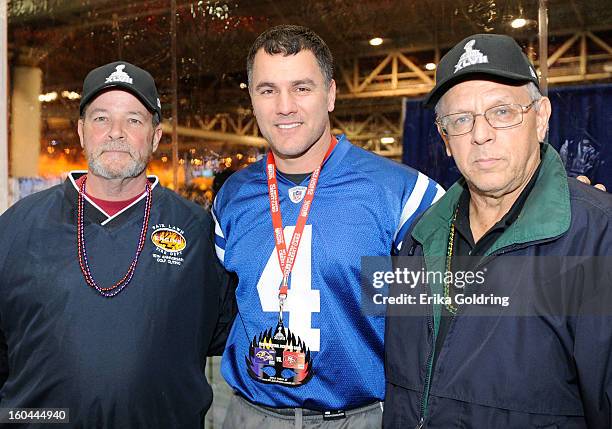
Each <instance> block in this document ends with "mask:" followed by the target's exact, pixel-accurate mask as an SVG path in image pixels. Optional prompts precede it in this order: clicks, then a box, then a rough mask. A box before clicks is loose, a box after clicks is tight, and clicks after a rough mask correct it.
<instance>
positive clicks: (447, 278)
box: [444, 207, 459, 316]
mask: <svg viewBox="0 0 612 429" xmlns="http://www.w3.org/2000/svg"><path fill="white" fill-rule="evenodd" d="M457 212H459V207H457V209H456V210H455V215H454V216H453V222H452V223H451V226H450V233H449V234H448V248H447V251H446V269H445V273H444V298H445V299H444V301H445V304H444V305H445V307H446V309H447V310H448V312H449V313H450V314H452V315H453V316H454V315H455V314H457V310H458V307H457V306H456V305H454V304H453V303H452V299H450V287H451V286H452V284H453V282H452V280H451V278H452V271H451V261H452V259H453V244H454V242H455V222H456V221H457ZM449 273H450V274H449Z"/></svg>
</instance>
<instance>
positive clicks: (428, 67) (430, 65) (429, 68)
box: [425, 63, 436, 70]
mask: <svg viewBox="0 0 612 429" xmlns="http://www.w3.org/2000/svg"><path fill="white" fill-rule="evenodd" d="M425 68H426V69H427V70H435V69H436V65H435V64H434V63H427V64H425Z"/></svg>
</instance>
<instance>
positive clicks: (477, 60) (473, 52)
mask: <svg viewBox="0 0 612 429" xmlns="http://www.w3.org/2000/svg"><path fill="white" fill-rule="evenodd" d="M475 43H476V40H470V41H469V42H467V43H466V44H465V46H464V47H463V49H465V52H464V53H463V54H461V56H460V57H459V61H457V64H456V65H455V73H457V72H458V71H459V70H461V69H462V68H465V67H467V66H473V65H474V64H483V63H488V62H489V58H488V57H487V56H486V55H483V54H482V52H480V51H479V50H478V49H473V47H474V44H475Z"/></svg>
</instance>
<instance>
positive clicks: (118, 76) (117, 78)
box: [104, 64, 133, 83]
mask: <svg viewBox="0 0 612 429" xmlns="http://www.w3.org/2000/svg"><path fill="white" fill-rule="evenodd" d="M115 68H116V70H115V71H114V72H112V73H111V74H110V76H108V77H107V78H106V81H105V82H104V83H110V82H125V83H133V80H132V78H131V77H130V75H129V74H127V73H126V72H124V71H123V69H124V68H125V64H120V65H118V66H117V67H115Z"/></svg>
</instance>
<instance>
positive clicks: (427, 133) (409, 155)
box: [402, 84, 612, 190]
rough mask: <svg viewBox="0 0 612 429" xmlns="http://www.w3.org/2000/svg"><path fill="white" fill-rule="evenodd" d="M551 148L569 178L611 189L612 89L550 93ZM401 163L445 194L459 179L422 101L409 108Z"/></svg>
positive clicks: (408, 103) (411, 103)
mask: <svg viewBox="0 0 612 429" xmlns="http://www.w3.org/2000/svg"><path fill="white" fill-rule="evenodd" d="M549 98H550V101H551V103H552V116H551V118H550V123H549V127H550V128H549V142H550V143H551V144H552V145H553V146H554V147H555V148H556V149H557V150H558V151H559V153H560V154H561V157H562V158H563V160H564V162H565V167H566V169H567V171H568V174H569V175H570V176H576V175H579V174H585V175H586V176H588V177H589V178H590V179H591V180H592V181H594V182H595V183H603V184H604V185H606V187H607V188H608V189H609V190H610V189H612V84H598V85H589V86H580V87H562V88H551V89H550V91H549ZM404 103H405V104H404V108H405V120H404V139H403V147H404V155H403V158H402V161H403V162H404V164H408V165H410V166H411V167H414V168H416V169H417V170H419V171H421V172H423V173H425V174H427V175H428V176H429V177H431V178H432V179H434V180H436V181H437V182H438V183H440V184H441V185H442V186H444V188H445V189H448V187H449V186H450V185H452V184H453V182H455V181H456V180H457V179H458V177H459V171H458V170H457V167H456V166H455V163H454V162H453V160H452V159H451V158H449V157H447V156H446V152H445V151H444V144H443V143H442V139H441V138H440V136H439V135H438V131H437V130H436V127H435V125H434V113H433V110H429V109H424V108H423V107H422V105H421V100H406V101H405V102H404Z"/></svg>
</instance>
